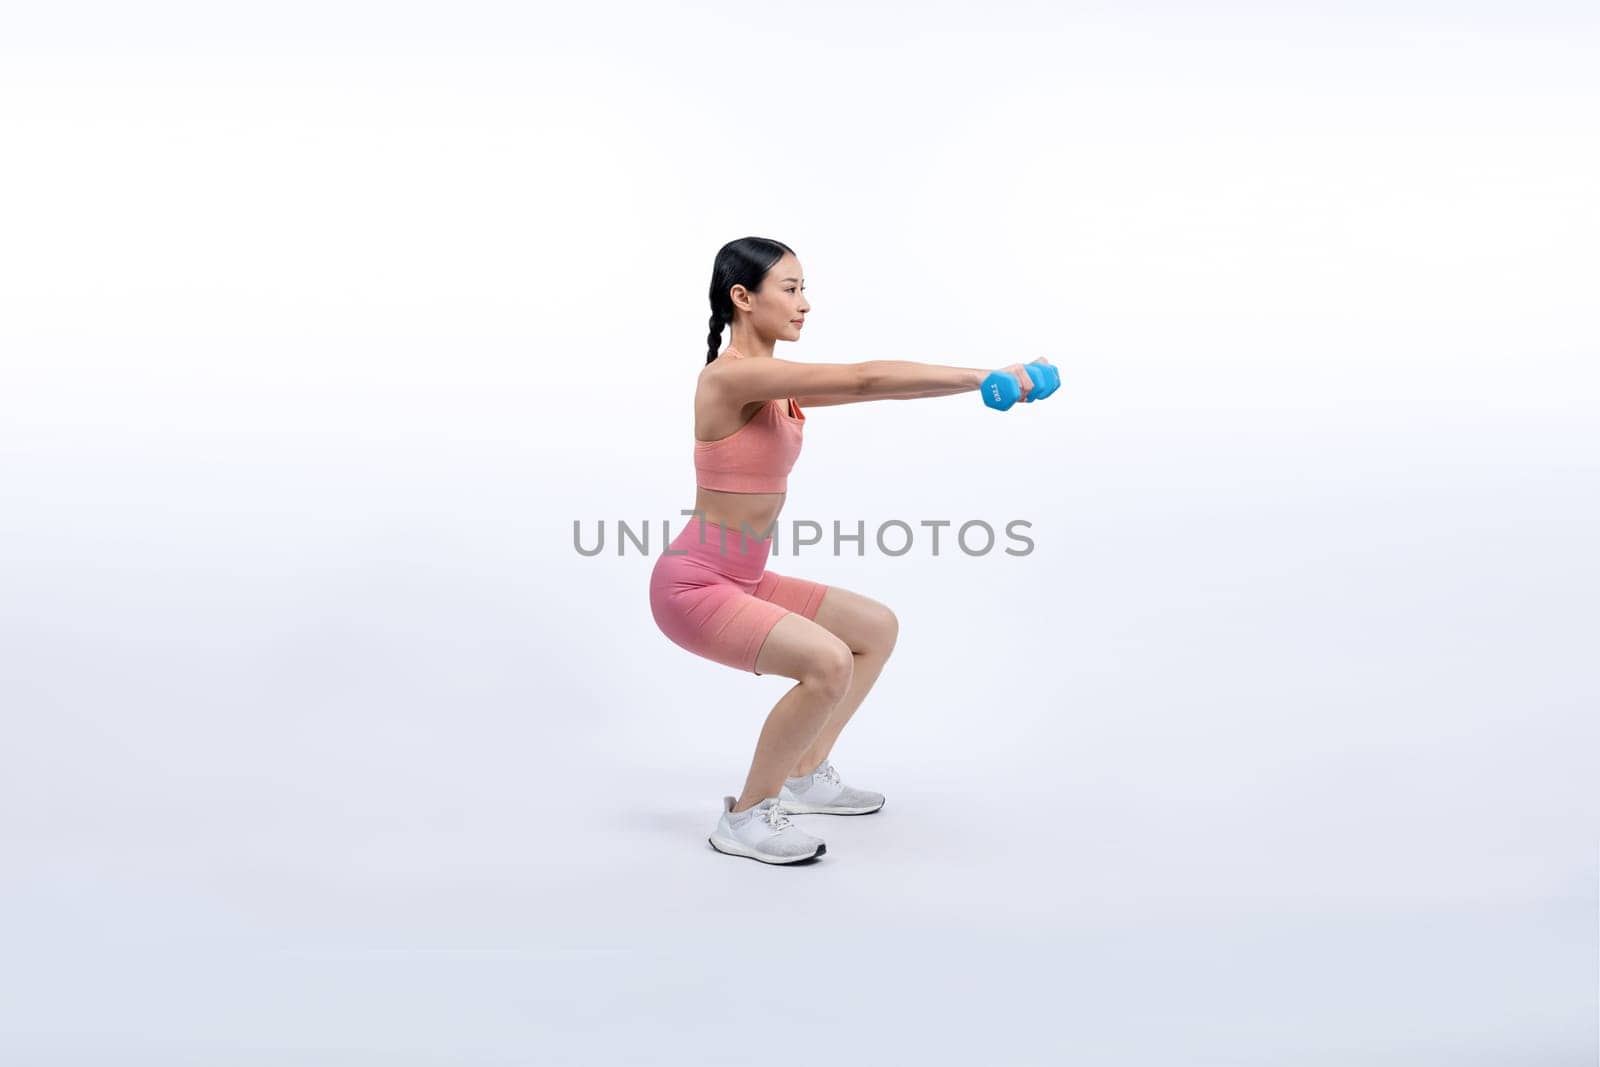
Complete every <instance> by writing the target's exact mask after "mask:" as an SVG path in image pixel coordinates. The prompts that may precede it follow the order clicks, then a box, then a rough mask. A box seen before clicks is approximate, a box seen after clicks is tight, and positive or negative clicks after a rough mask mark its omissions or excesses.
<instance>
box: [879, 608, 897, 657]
mask: <svg viewBox="0 0 1600 1067" xmlns="http://www.w3.org/2000/svg"><path fill="white" fill-rule="evenodd" d="M879 606H880V607H881V608H882V609H883V610H882V611H881V612H880V613H879V619H878V642H879V648H880V650H881V651H882V652H883V654H884V655H888V654H889V653H890V652H892V651H894V643H895V642H896V641H898V640H899V639H900V617H899V616H898V615H896V614H895V613H894V611H893V610H892V609H890V608H889V607H887V606H884V605H879Z"/></svg>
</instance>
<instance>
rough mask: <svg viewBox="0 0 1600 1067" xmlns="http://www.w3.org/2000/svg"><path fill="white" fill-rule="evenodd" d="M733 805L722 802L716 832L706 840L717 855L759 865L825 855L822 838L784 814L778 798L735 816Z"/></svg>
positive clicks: (770, 798)
mask: <svg viewBox="0 0 1600 1067" xmlns="http://www.w3.org/2000/svg"><path fill="white" fill-rule="evenodd" d="M733 803H734V798H733V797H723V798H722V818H721V819H718V820H717V829H716V832H715V833H713V834H712V835H711V836H710V837H708V838H706V840H707V841H710V842H711V847H712V848H714V849H716V850H717V851H718V852H726V853H727V854H728V855H730V856H749V857H750V858H751V859H753V860H760V861H761V862H762V863H798V862H800V861H801V860H808V859H811V858H812V857H813V856H820V855H822V854H823V853H824V852H826V851H828V846H827V845H825V844H823V843H822V838H820V837H812V836H811V835H810V834H808V833H806V832H805V831H804V830H802V829H800V827H798V826H796V825H795V824H794V823H793V822H791V821H790V820H789V818H788V817H787V816H785V815H784V814H783V810H782V809H781V808H779V807H778V798H777V797H768V798H767V799H765V800H763V801H762V802H761V803H759V804H757V805H756V806H755V807H753V808H746V809H745V810H744V811H738V812H736V811H734V810H733Z"/></svg>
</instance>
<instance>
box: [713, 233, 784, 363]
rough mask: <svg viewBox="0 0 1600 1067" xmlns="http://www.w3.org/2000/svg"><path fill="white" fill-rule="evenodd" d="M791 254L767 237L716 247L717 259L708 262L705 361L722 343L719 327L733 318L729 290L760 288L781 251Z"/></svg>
mask: <svg viewBox="0 0 1600 1067" xmlns="http://www.w3.org/2000/svg"><path fill="white" fill-rule="evenodd" d="M785 253H788V254H789V255H793V254H794V249H792V248H790V247H789V246H788V245H786V244H784V243H783V242H782V241H774V240H771V239H769V238H766V237H741V238H739V239H738V240H737V241H729V242H728V243H727V244H725V245H723V246H722V247H721V248H719V249H717V261H716V262H715V263H714V264H712V266H711V332H710V334H708V335H707V336H706V362H707V363H710V362H712V361H713V360H715V359H716V358H717V346H718V345H720V344H722V328H723V327H724V326H727V325H729V324H730V323H732V322H733V297H731V296H729V295H728V290H729V289H732V288H733V287H734V286H735V285H742V286H744V287H745V288H746V289H748V290H750V291H751V292H756V291H757V290H759V289H760V288H761V279H763V278H765V277H766V276H767V271H769V270H771V269H772V267H773V265H774V264H776V263H777V262H778V260H780V259H782V258H783V257H784V254H785Z"/></svg>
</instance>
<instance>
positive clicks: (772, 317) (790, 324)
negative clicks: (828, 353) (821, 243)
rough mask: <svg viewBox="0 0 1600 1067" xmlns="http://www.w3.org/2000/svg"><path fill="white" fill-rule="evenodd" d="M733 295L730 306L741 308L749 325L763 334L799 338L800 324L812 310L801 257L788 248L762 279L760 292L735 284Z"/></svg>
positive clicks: (790, 339)
mask: <svg viewBox="0 0 1600 1067" xmlns="http://www.w3.org/2000/svg"><path fill="white" fill-rule="evenodd" d="M732 296H733V306H734V307H736V308H739V309H741V310H742V311H744V313H745V315H746V316H747V318H748V319H749V322H750V325H752V326H754V327H755V328H756V331H757V332H758V333H760V334H761V336H763V337H772V338H781V339H783V340H787V341H793V340H796V339H798V338H799V336H800V327H801V326H802V325H803V324H804V321H805V317H806V315H807V314H809V313H810V311H811V304H810V302H809V301H807V300H806V289H805V276H804V275H803V274H801V273H800V261H799V260H798V259H796V258H795V257H794V255H793V254H792V253H788V252H785V253H784V254H783V258H782V259H780V260H778V262H776V263H774V264H773V265H772V269H771V270H769V271H767V276H766V277H765V278H762V279H761V289H760V291H759V292H754V293H752V292H750V291H749V290H748V289H746V288H744V286H742V285H739V286H734V289H733V293H732Z"/></svg>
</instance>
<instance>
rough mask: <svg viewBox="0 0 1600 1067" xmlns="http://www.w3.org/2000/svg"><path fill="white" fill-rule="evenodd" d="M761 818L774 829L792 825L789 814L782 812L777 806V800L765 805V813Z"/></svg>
mask: <svg viewBox="0 0 1600 1067" xmlns="http://www.w3.org/2000/svg"><path fill="white" fill-rule="evenodd" d="M762 818H764V819H766V820H767V824H768V825H770V826H771V827H772V828H773V829H774V830H782V829H783V828H784V827H786V826H793V825H794V823H793V821H792V820H790V818H789V816H787V815H785V814H784V813H783V809H782V808H780V807H778V802H777V801H773V802H772V803H771V804H768V805H767V810H766V814H765V815H763V816H762Z"/></svg>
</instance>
